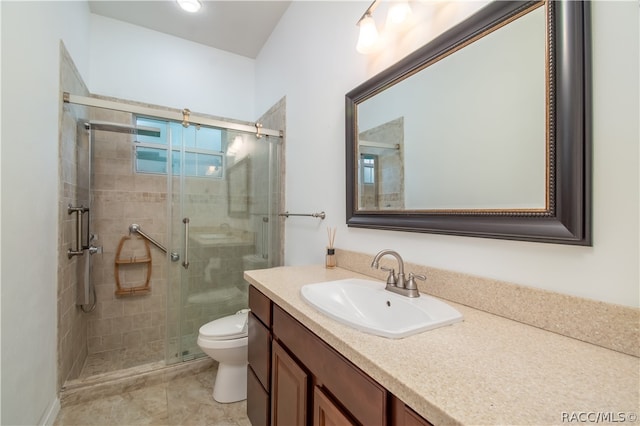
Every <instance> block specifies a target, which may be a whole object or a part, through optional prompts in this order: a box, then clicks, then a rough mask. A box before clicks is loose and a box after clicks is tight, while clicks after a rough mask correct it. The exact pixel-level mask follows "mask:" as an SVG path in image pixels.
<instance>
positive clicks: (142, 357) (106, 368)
mask: <svg viewBox="0 0 640 426" xmlns="http://www.w3.org/2000/svg"><path fill="white" fill-rule="evenodd" d="M162 360H164V352H163V350H162V349H160V350H158V349H153V348H145V347H143V348H135V349H116V350H113V351H106V352H100V353H96V354H90V355H88V356H87V359H86V360H85V362H84V367H82V371H81V372H80V375H79V376H78V379H86V378H87V377H91V376H95V375H98V374H104V373H110V372H112V371H118V370H122V369H125V368H131V367H138V366H140V365H144V364H149V363H153V362H158V361H162Z"/></svg>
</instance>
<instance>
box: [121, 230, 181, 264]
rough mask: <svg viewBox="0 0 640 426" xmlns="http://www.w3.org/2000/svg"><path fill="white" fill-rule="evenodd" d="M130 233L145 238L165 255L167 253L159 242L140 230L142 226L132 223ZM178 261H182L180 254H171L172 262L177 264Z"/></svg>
mask: <svg viewBox="0 0 640 426" xmlns="http://www.w3.org/2000/svg"><path fill="white" fill-rule="evenodd" d="M129 232H130V233H137V234H138V235H140V236H141V237H142V238H144V239H145V240H147V241H149V242H150V243H151V244H153V245H154V246H156V247H158V248H159V249H160V250H161V251H162V252H163V253H166V252H167V249H166V248H165V247H164V246H163V245H162V244H160V243H159V242H157V241H156V240H154V239H153V238H152V237H150V236H149V235H148V234H146V233H145V232H144V231H143V230H142V229H140V225H138V224H135V223H132V224H131V225H129ZM178 260H180V255H179V254H178V253H174V252H171V261H172V262H177V261H178Z"/></svg>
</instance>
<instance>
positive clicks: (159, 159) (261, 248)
mask: <svg viewBox="0 0 640 426" xmlns="http://www.w3.org/2000/svg"><path fill="white" fill-rule="evenodd" d="M145 112H146V110H145ZM86 116H87V117H88V119H84V120H77V129H78V130H77V133H76V137H75V140H76V146H75V151H74V153H73V155H74V156H75V162H76V166H75V167H76V173H75V174H74V175H75V179H76V180H77V182H75V187H76V188H77V189H76V190H75V192H76V193H77V196H76V204H78V206H71V207H81V208H82V209H81V210H82V212H77V213H76V212H75V211H74V212H73V213H72V212H71V211H69V213H68V215H69V216H68V217H64V218H63V220H65V221H66V223H69V222H71V223H72V222H73V220H74V218H77V217H80V218H81V220H82V223H81V225H80V226H75V231H77V232H81V233H82V237H81V242H80V245H81V247H85V248H86V249H87V250H83V251H84V253H83V254H80V253H77V254H75V255H73V254H70V255H69V257H70V258H69V259H68V262H71V263H75V270H76V271H77V276H76V277H75V280H77V290H76V301H77V302H76V304H77V309H78V312H82V315H81V316H80V318H79V319H77V320H76V321H77V322H78V323H80V322H82V324H80V325H73V326H71V327H70V328H71V334H73V333H75V334H80V335H83V336H81V337H77V336H76V337H74V338H71V339H68V340H71V341H75V342H82V341H84V342H86V343H84V345H85V346H84V348H80V349H79V348H75V349H74V350H75V352H76V353H79V354H81V355H73V357H71V358H73V361H71V362H70V363H71V364H74V366H65V367H63V368H61V370H62V372H61V374H62V375H63V376H64V377H62V380H61V383H64V382H69V381H74V380H76V379H81V380H86V379H87V378H89V377H95V376H96V375H105V374H108V373H110V372H113V371H117V370H122V369H129V368H133V369H137V371H139V370H140V369H153V368H157V367H164V366H167V365H169V364H174V363H179V362H182V361H188V360H191V359H194V358H198V357H202V356H204V354H203V353H202V352H201V351H200V349H199V348H198V346H197V344H196V339H197V336H198V329H199V327H200V326H201V325H203V324H205V323H207V322H209V321H212V320H214V319H217V318H220V317H222V316H225V315H229V314H232V313H235V312H237V311H238V310H240V309H244V308H246V307H247V289H248V284H247V283H246V282H245V281H244V279H243V271H244V270H248V269H259V268H267V267H272V266H277V265H279V264H281V259H280V256H281V253H282V249H281V248H282V247H281V245H282V239H281V229H280V219H279V217H278V213H279V211H280V204H281V200H280V161H281V150H282V138H281V137H278V136H265V135H263V134H259V132H248V131H244V130H243V129H240V130H239V129H238V127H241V128H242V126H237V125H235V122H229V123H228V126H225V125H222V126H213V125H205V124H193V123H190V122H188V121H187V120H186V118H187V117H188V116H187V115H185V120H183V121H179V120H172V119H167V118H163V115H162V114H158V116H154V115H153V114H139V113H132V112H124V111H115V110H112V109H104V108H97V107H95V106H91V107H89V108H88V109H87V113H86ZM67 119H68V117H67ZM63 120H64V118H63ZM218 120H219V119H216V120H212V121H214V122H216V123H218V122H219V121H218ZM67 127H69V126H65V127H64V128H63V133H64V132H65V131H67V132H68V130H67ZM245 127H246V126H245ZM258 130H260V129H259V128H258ZM61 161H66V159H61ZM70 204H71V203H70ZM74 215H75V216H74ZM61 216H64V215H62V214H61ZM76 223H77V222H76ZM69 228H71V230H72V231H74V226H68V225H67V226H66V228H65V229H66V230H67V231H68V230H69ZM72 233H73V232H72ZM72 240H73V241H75V236H74V238H73V239H72ZM89 248H92V253H93V254H89V250H88V249H89ZM70 250H71V251H80V250H77V247H70ZM61 262H64V260H62V256H61ZM61 266H63V265H61ZM65 267H66V265H65ZM76 315H77V314H76ZM63 322H64V321H63ZM63 326H64V324H61V327H63ZM79 345H80V346H82V345H83V343H79ZM61 346H63V344H61ZM65 350H67V349H66V348H64V347H61V348H59V352H61V353H63V355H64V351H65ZM83 352H84V354H82V353H83ZM62 358H65V357H64V356H63V357H62ZM66 358H69V357H66ZM68 363H69V362H68ZM80 364H82V365H80Z"/></svg>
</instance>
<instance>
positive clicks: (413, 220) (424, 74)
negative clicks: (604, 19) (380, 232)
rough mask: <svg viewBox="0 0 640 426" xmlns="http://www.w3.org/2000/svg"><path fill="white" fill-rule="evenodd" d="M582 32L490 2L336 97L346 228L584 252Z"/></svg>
mask: <svg viewBox="0 0 640 426" xmlns="http://www.w3.org/2000/svg"><path fill="white" fill-rule="evenodd" d="M589 22H590V15H589V5H588V2H581V1H529V2H522V1H515V2H507V1H499V2H492V3H489V4H488V5H487V6H485V7H484V8H482V9H480V10H479V11H478V12H477V13H476V14H474V15H473V16H471V17H470V18H468V19H467V20H465V21H463V22H462V23H460V24H459V25H457V26H455V27H453V28H452V29H450V30H448V31H447V32H445V33H443V34H442V35H441V36H439V37H437V38H435V39H434V40H432V41H431V42H429V43H428V44H427V45H425V46H423V47H422V48H420V49H419V50H417V51H416V52H414V53H412V54H411V55H409V56H408V57H406V58H405V59H403V60H402V61H400V62H398V63H397V64H395V65H393V66H392V67H390V68H388V69H387V70H385V71H383V72H381V73H380V74H378V75H376V76H374V77H373V78H371V79H370V80H368V81H366V82H365V83H363V84H361V85H360V86H358V87H356V88H355V89H353V90H352V91H350V92H349V93H347V95H346V161H347V164H346V182H347V188H346V189H347V191H346V193H347V200H346V204H347V224H348V225H349V226H352V227H361V228H375V229H388V230H399V231H410V232H427V233H440V234H451V235H463V236H474V237H486V238H500V239H512V240H523V241H538V242H547V243H560V244H575V245H591V130H590V126H591V117H590V111H591V94H590V91H591V86H590V84H591V82H590V53H589V47H590V46H589V30H590V24H589Z"/></svg>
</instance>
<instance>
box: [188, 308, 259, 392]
mask: <svg viewBox="0 0 640 426" xmlns="http://www.w3.org/2000/svg"><path fill="white" fill-rule="evenodd" d="M248 315H249V310H248V309H243V310H241V311H238V312H237V313H236V314H235V315H229V316H226V317H223V318H220V319H217V320H214V321H211V322H208V323H206V324H205V325H203V326H202V327H200V331H199V334H198V346H200V349H202V351H203V352H204V353H205V354H207V355H208V356H209V357H211V358H212V359H214V360H216V361H218V363H219V365H218V373H217V375H216V380H215V384H214V385H213V399H215V400H216V401H218V402H223V403H229V402H237V401H242V400H244V399H247V342H248V340H249V339H248V337H247V321H248Z"/></svg>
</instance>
